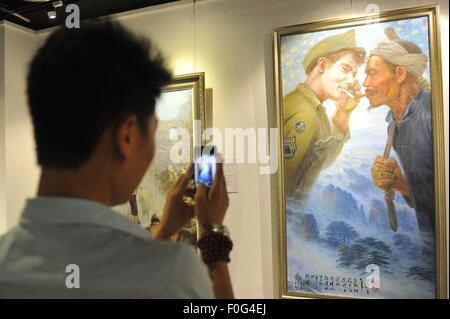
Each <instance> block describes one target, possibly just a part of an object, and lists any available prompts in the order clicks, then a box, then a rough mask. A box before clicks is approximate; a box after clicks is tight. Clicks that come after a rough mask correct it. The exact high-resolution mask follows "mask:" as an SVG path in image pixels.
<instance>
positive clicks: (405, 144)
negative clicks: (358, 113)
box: [363, 28, 435, 233]
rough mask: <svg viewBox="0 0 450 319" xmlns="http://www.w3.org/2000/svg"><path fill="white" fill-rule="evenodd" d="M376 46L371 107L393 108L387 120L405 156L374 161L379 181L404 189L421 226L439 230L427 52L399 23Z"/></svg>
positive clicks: (370, 70)
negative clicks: (403, 36)
mask: <svg viewBox="0 0 450 319" xmlns="http://www.w3.org/2000/svg"><path fill="white" fill-rule="evenodd" d="M385 34H386V35H387V38H388V40H385V41H382V42H380V43H378V44H377V45H376V46H375V48H374V49H373V50H372V51H371V52H370V57H369V60H368V62H367V66H366V79H365V81H364V83H363V86H364V87H365V88H366V94H367V98H368V99H369V101H370V104H371V107H379V106H381V105H386V106H388V107H389V108H390V111H389V113H388V115H387V118H386V121H387V122H388V123H389V125H388V132H390V134H392V135H393V136H392V137H393V147H394V150H395V152H396V154H397V157H398V158H399V160H400V165H399V163H398V162H397V161H396V160H395V159H393V158H389V159H385V158H384V157H382V156H378V157H377V158H376V159H375V162H374V163H373V166H372V178H373V182H374V184H375V185H376V186H377V187H379V188H381V189H386V187H389V188H391V189H393V190H397V191H399V192H400V193H401V194H402V195H403V197H404V199H405V201H406V202H407V203H408V205H409V206H411V207H412V208H415V211H416V216H417V222H418V226H419V230H420V231H421V232H431V233H432V232H434V221H435V218H434V187H433V185H434V180H433V139H432V138H433V131H432V113H431V112H432V109H431V95H430V92H429V85H428V83H427V82H426V80H424V79H423V77H422V74H423V72H424V71H425V69H426V67H427V56H426V55H425V54H423V53H422V50H421V49H420V47H419V46H417V45H416V44H415V43H413V42H410V41H403V40H400V39H399V37H398V36H397V35H396V34H395V31H394V29H392V28H387V29H386V30H385Z"/></svg>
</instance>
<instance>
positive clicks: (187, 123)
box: [113, 73, 205, 246]
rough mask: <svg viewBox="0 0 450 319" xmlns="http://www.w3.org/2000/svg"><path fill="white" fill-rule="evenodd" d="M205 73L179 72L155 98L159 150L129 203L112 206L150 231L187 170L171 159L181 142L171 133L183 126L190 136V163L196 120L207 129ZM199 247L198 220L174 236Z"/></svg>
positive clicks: (186, 164) (154, 227) (174, 238)
mask: <svg viewBox="0 0 450 319" xmlns="http://www.w3.org/2000/svg"><path fill="white" fill-rule="evenodd" d="M204 83H205V79H204V73H192V74H184V75H177V76H175V77H174V78H173V80H172V82H171V83H170V84H169V85H166V86H165V87H163V88H162V90H161V91H162V93H161V96H160V97H159V99H158V100H157V101H156V106H155V112H156V115H157V117H158V129H157V132H156V136H155V143H156V151H155V155H154V158H153V161H152V163H151V164H150V167H149V168H148V170H147V172H146V173H145V175H144V177H143V178H142V181H141V183H140V185H139V186H138V188H137V189H136V190H135V191H134V192H133V194H132V196H131V198H130V200H129V202H128V203H126V204H124V205H120V206H115V207H113V209H114V210H115V211H117V212H119V213H120V214H122V215H124V216H126V217H129V218H130V219H132V220H134V221H135V222H137V223H139V224H140V225H141V226H143V227H145V228H147V229H148V230H149V231H154V230H155V229H156V228H157V227H158V225H159V221H160V219H161V217H162V214H163V209H164V205H165V200H166V196H167V193H168V192H169V190H170V189H171V188H172V187H173V186H174V185H175V183H176V181H177V179H178V176H179V175H180V174H182V173H184V171H185V170H186V169H187V166H188V165H189V164H188V163H184V162H183V161H181V162H179V163H176V162H174V161H172V160H171V158H170V156H171V149H172V148H173V147H174V145H175V144H176V143H177V142H178V141H177V140H176V139H175V140H174V139H172V138H171V136H170V134H171V132H174V131H173V129H175V130H177V129H178V128H181V129H183V130H187V132H189V136H190V147H191V150H190V157H191V158H190V162H192V160H193V156H192V154H193V147H194V143H195V141H196V137H195V136H194V134H195V132H196V130H195V123H196V122H197V123H200V125H201V131H203V129H204V128H205V88H204ZM172 240H173V241H175V242H184V243H188V244H192V245H194V246H196V243H197V225H196V222H195V219H193V220H192V221H191V223H190V224H189V225H186V226H185V227H184V228H183V229H182V230H180V231H179V232H178V233H177V234H175V236H174V237H173V238H172Z"/></svg>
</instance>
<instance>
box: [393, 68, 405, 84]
mask: <svg viewBox="0 0 450 319" xmlns="http://www.w3.org/2000/svg"><path fill="white" fill-rule="evenodd" d="M407 75H408V73H407V71H406V69H405V67H403V66H398V67H397V69H396V70H395V77H396V78H397V83H398V84H402V83H403V82H404V81H405V80H406V76H407Z"/></svg>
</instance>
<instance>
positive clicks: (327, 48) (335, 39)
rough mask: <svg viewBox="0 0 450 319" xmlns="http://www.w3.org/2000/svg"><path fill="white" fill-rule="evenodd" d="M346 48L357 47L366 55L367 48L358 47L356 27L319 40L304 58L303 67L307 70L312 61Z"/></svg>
mask: <svg viewBox="0 0 450 319" xmlns="http://www.w3.org/2000/svg"><path fill="white" fill-rule="evenodd" d="M345 48H349V49H356V50H357V51H361V52H360V54H362V53H363V54H364V55H365V50H364V49H363V48H358V47H356V36H355V29H351V30H349V31H347V32H344V33H339V34H335V35H332V36H330V37H327V38H325V39H323V40H321V41H319V42H318V43H317V44H316V45H315V46H313V47H312V48H311V50H309V52H308V54H307V55H306V57H305V59H304V60H303V68H304V69H305V71H306V70H307V69H308V66H309V65H310V64H311V62H313V61H314V60H316V59H317V58H320V57H322V56H324V55H326V54H327V53H331V52H335V51H339V50H342V49H345Z"/></svg>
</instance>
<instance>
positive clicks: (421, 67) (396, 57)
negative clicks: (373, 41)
mask: <svg viewBox="0 0 450 319" xmlns="http://www.w3.org/2000/svg"><path fill="white" fill-rule="evenodd" d="M370 55H378V56H380V57H381V58H383V59H384V60H386V61H387V62H389V63H391V64H394V65H398V66H403V67H404V68H405V69H406V71H407V72H409V73H411V74H413V75H414V76H415V77H416V78H419V77H421V76H422V74H423V72H424V71H425V69H426V68H427V61H428V59H427V56H426V55H425V54H422V53H409V52H408V51H407V50H406V49H405V48H404V47H403V46H402V45H401V44H399V43H397V42H395V41H390V40H384V41H381V42H378V44H377V45H376V46H375V48H373V49H372V51H370Z"/></svg>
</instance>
